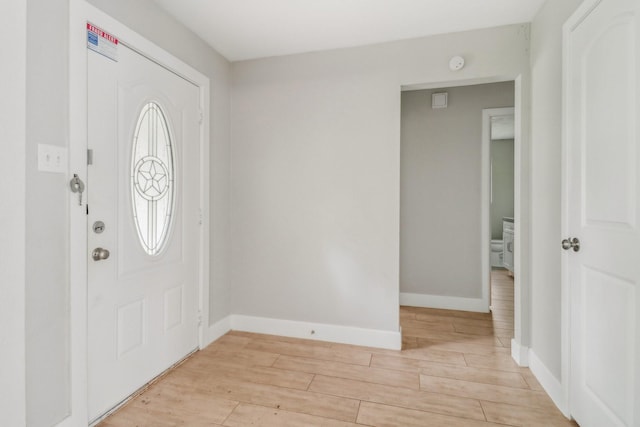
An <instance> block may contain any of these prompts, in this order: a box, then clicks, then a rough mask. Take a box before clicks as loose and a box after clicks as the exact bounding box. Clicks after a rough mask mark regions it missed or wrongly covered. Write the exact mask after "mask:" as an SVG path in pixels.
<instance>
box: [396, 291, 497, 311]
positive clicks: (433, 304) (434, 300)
mask: <svg viewBox="0 0 640 427" xmlns="http://www.w3.org/2000/svg"><path fill="white" fill-rule="evenodd" d="M400 305H408V306H411V307H425V308H443V309H446V310H462V311H476V312H480V313H488V312H489V304H487V302H486V301H484V300H483V299H482V298H463V297H447V296H442V295H426V294H410V293H406V292H401V293H400Z"/></svg>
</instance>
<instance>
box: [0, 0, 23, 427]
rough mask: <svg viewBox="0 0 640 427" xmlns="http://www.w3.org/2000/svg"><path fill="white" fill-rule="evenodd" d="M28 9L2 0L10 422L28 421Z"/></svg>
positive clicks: (3, 262)
mask: <svg viewBox="0 0 640 427" xmlns="http://www.w3.org/2000/svg"><path fill="white" fill-rule="evenodd" d="M26 14H27V7H26V3H25V2H24V1H23V0H9V1H6V0H5V1H2V2H0V16H2V21H3V24H2V25H1V26H0V39H2V40H5V41H6V42H5V43H2V44H0V58H4V59H5V60H3V61H2V65H0V93H1V94H2V96H0V146H2V155H1V156H0V174H1V179H0V200H1V201H2V202H1V204H0V236H2V244H1V245H0V325H1V326H0V384H2V387H0V424H2V425H7V426H22V425H25V423H26V404H25V400H26V391H25V368H26V364H25V288H24V283H25V228H26V227H25V225H26V224H25V183H24V178H25V140H26V135H25V132H26V121H25V120H26V119H25V116H26V106H25V91H26V37H27V15H26ZM9 41H10V42H9ZM9 58H10V60H6V59H9Z"/></svg>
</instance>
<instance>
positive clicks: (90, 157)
mask: <svg viewBox="0 0 640 427" xmlns="http://www.w3.org/2000/svg"><path fill="white" fill-rule="evenodd" d="M87 164H88V165H92V164H93V149H91V148H89V149H88V150H87Z"/></svg>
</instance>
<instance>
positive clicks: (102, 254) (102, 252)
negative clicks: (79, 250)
mask: <svg viewBox="0 0 640 427" xmlns="http://www.w3.org/2000/svg"><path fill="white" fill-rule="evenodd" d="M91 258H93V260H94V261H100V260H103V259H107V258H109V251H108V250H106V249H103V248H95V249H94V250H93V252H91Z"/></svg>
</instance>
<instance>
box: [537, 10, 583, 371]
mask: <svg viewBox="0 0 640 427" xmlns="http://www.w3.org/2000/svg"><path fill="white" fill-rule="evenodd" d="M580 3H581V1H580V0H558V1H547V2H546V3H545V5H544V7H543V8H542V9H541V10H540V12H539V13H538V15H537V16H536V17H535V19H534V21H533V23H532V25H531V78H532V87H531V93H532V96H531V102H532V103H531V129H532V130H531V149H532V150H531V213H532V221H531V237H532V238H531V322H532V335H531V348H532V349H533V351H534V352H535V354H536V355H537V356H538V358H539V359H540V360H541V361H542V362H543V363H544V364H545V365H546V367H547V368H548V369H549V370H550V372H551V373H552V374H553V375H555V376H556V378H557V379H558V380H560V375H561V363H560V362H561V361H560V344H561V340H560V288H561V286H560V284H561V277H560V246H559V244H560V239H561V237H560V189H561V178H562V176H561V172H562V169H561V164H560V162H561V157H562V156H561V143H562V134H561V122H562V24H563V23H564V21H566V20H567V18H568V17H569V16H570V15H571V13H573V11H574V10H575V9H576V8H577V6H578V5H579V4H580Z"/></svg>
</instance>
